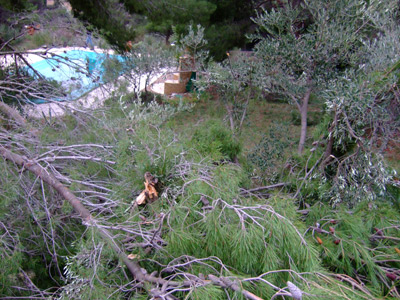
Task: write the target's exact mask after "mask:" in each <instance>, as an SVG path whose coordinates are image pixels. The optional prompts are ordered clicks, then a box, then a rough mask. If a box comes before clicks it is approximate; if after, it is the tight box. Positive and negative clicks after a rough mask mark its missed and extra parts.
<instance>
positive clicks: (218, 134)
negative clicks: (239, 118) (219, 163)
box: [191, 120, 242, 161]
mask: <svg viewBox="0 0 400 300" xmlns="http://www.w3.org/2000/svg"><path fill="white" fill-rule="evenodd" d="M191 141H192V143H194V145H195V149H197V150H198V151H199V152H200V153H201V154H203V155H205V156H209V157H211V159H213V160H220V159H229V160H231V161H234V160H235V159H236V158H237V156H238V155H239V154H240V152H241V151H242V145H241V144H240V142H238V141H237V140H235V138H234V137H233V136H232V133H231V132H230V131H229V129H227V128H226V127H225V126H224V125H223V124H222V122H219V121H216V120H210V121H207V122H205V123H204V124H203V125H202V126H201V127H199V128H198V129H197V130H196V131H195V133H194V135H193V138H192V140H191Z"/></svg>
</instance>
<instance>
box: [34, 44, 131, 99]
mask: <svg viewBox="0 0 400 300" xmlns="http://www.w3.org/2000/svg"><path fill="white" fill-rule="evenodd" d="M107 59H114V60H115V59H116V60H117V61H119V62H123V56H121V55H110V54H104V53H97V52H90V51H84V50H69V51H64V52H61V53H57V54H56V55H55V54H51V57H49V58H47V59H43V60H41V61H38V62H35V63H33V64H31V66H32V68H34V69H35V70H36V71H37V72H38V73H40V74H41V75H42V76H43V77H45V78H46V79H49V80H55V81H57V82H58V83H60V84H61V86H62V87H63V88H64V90H65V91H66V96H65V98H63V99H52V100H56V101H72V100H76V99H78V98H80V97H81V96H82V95H83V94H85V93H87V92H89V91H91V90H92V89H94V88H96V87H98V86H99V85H101V84H103V83H105V76H104V72H105V62H106V60H107ZM29 72H30V73H31V75H33V76H36V75H35V74H34V72H33V71H32V70H29ZM121 72H122V71H121ZM121 72H118V73H116V74H114V75H115V76H116V77H117V76H118V75H119V74H120V73H121ZM32 101H33V102H35V103H43V102H44V101H42V100H32Z"/></svg>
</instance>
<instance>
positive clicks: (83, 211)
mask: <svg viewBox="0 0 400 300" xmlns="http://www.w3.org/2000/svg"><path fill="white" fill-rule="evenodd" d="M0 155H1V156H3V157H4V158H5V159H6V160H9V161H11V162H13V163H15V164H17V165H19V166H22V167H23V168H25V169H27V170H29V171H31V172H32V173H34V174H35V175H36V176H38V177H39V178H40V179H42V180H43V181H44V182H46V183H47V184H49V185H50V186H51V187H52V188H54V189H55V190H56V191H57V192H59V193H60V194H61V195H62V196H63V197H64V199H65V200H67V201H68V202H69V203H70V204H71V206H72V207H73V208H74V210H75V211H76V212H77V213H78V214H79V217H80V218H81V219H82V223H83V224H84V225H87V226H93V227H95V228H96V229H97V230H98V232H99V234H100V235H101V237H102V238H103V239H105V240H106V242H107V243H108V244H109V245H110V247H111V248H112V249H113V250H114V252H115V253H116V254H117V256H118V257H119V258H120V259H121V260H122V261H123V262H124V263H125V265H126V266H127V268H128V270H129V271H130V272H131V273H132V275H133V276H134V277H135V279H136V280H138V281H140V282H144V281H147V282H152V283H158V284H161V285H162V284H168V285H170V286H180V285H190V282H182V283H181V282H172V281H168V280H165V279H163V278H159V277H155V276H151V275H148V274H145V273H144V272H143V271H142V269H141V267H140V266H139V264H138V263H137V262H136V261H132V260H130V259H129V258H128V256H127V255H126V254H125V253H124V252H123V251H122V249H121V248H120V247H119V245H118V244H117V243H116V242H115V240H114V238H113V237H112V236H111V234H110V233H109V232H108V230H106V229H104V228H102V227H101V226H98V225H97V221H96V219H95V218H93V216H92V215H91V214H90V212H89V210H88V209H87V208H86V207H84V206H83V205H82V203H81V202H80V201H79V199H78V198H77V197H76V196H75V195H74V194H73V193H72V192H71V191H70V190H69V189H68V188H67V187H66V186H64V185H63V184H62V183H61V182H60V181H58V180H57V179H56V178H55V177H54V176H53V175H52V174H50V173H48V172H47V170H45V169H44V168H43V167H42V166H41V165H39V164H38V163H37V162H35V161H33V160H30V159H28V158H27V157H24V156H21V155H19V154H16V153H13V152H11V151H10V150H8V149H6V148H4V147H3V146H1V145H0Z"/></svg>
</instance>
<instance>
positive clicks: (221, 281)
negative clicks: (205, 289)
mask: <svg viewBox="0 0 400 300" xmlns="http://www.w3.org/2000/svg"><path fill="white" fill-rule="evenodd" d="M208 278H210V280H211V281H212V282H213V283H214V284H215V285H219V286H220V287H223V288H230V289H231V290H233V291H235V292H240V293H242V295H243V296H245V297H246V298H247V299H250V300H263V299H262V298H260V297H258V296H257V295H254V294H253V293H251V292H249V291H247V290H245V289H243V288H242V287H240V286H239V285H238V284H237V283H235V282H233V281H232V280H230V279H228V278H226V277H217V276H214V275H211V274H210V275H208Z"/></svg>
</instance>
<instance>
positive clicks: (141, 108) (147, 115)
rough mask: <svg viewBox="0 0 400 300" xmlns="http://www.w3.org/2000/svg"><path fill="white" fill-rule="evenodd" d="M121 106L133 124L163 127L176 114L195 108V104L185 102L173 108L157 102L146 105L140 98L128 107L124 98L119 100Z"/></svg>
mask: <svg viewBox="0 0 400 300" xmlns="http://www.w3.org/2000/svg"><path fill="white" fill-rule="evenodd" d="M119 104H120V107H121V109H122V110H123V111H124V113H125V115H126V116H127V117H128V118H129V119H130V120H131V121H132V123H133V124H138V123H140V122H145V123H148V124H152V125H155V126H157V125H161V124H162V123H163V122H165V121H166V120H168V119H169V118H171V117H173V116H174V115H175V114H177V113H179V112H181V111H186V110H190V109H191V108H192V107H193V104H187V103H184V102H183V101H180V102H179V103H178V105H177V106H172V105H168V104H164V105H161V104H158V103H157V102H156V101H150V102H149V103H145V102H143V101H141V99H140V98H139V99H138V100H135V101H133V103H131V104H129V105H128V104H127V103H126V102H125V100H124V99H123V98H122V96H121V97H120V98H119Z"/></svg>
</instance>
